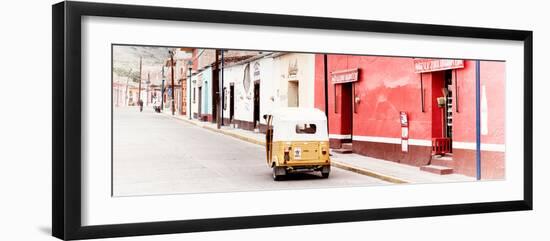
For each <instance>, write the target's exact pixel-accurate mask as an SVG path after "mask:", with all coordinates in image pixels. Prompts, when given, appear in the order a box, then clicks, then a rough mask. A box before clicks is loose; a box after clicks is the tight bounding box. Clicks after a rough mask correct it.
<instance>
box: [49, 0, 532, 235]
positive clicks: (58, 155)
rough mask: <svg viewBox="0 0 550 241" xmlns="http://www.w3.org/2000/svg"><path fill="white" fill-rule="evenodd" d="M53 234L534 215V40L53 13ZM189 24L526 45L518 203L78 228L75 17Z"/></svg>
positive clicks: (303, 22)
mask: <svg viewBox="0 0 550 241" xmlns="http://www.w3.org/2000/svg"><path fill="white" fill-rule="evenodd" d="M52 16H53V19H52V24H53V39H52V51H53V53H52V64H53V70H52V80H53V83H52V92H53V93H52V94H53V99H52V103H53V106H52V109H53V110H52V118H53V119H52V123H53V124H52V142H53V144H52V175H53V181H52V190H53V194H52V233H53V236H55V237H57V238H60V239H66V240H68V239H88V238H106V237H120V236H135V235H151V234H169V233H184V232H200V231H214V230H229V229H244V228H261V227H277V226H290V225H308V224H322V223H337V222H352V221H367V220H381V219H398V218H414V217H428V216H443V215H458V214H474V213H489V212H502V211H520V210H532V208H533V153H532V147H533V143H532V133H533V127H532V122H533V119H532V118H533V98H532V93H533V32H532V31H523V30H507V29H491V28H475V27H459V26H443V25H430V24H416V23H398V22H384V21H366V20H353V19H336V18H325V17H307V16H291V15H278V14H263V13H247V12H230V11H217V10H198V9H185V8H170V7H153V6H137V5H121V4H105V3H91V2H60V3H57V4H55V5H53V6H52ZM82 16H103V17H120V18H136V19H158V20H176V21H194V22H205V23H228V24H244V25H257V26H279V27H299V28H311V29H328V30H350V31H366V32H378V33H396V34H413V35H426V36H449V37H468V38H483V39H497V40H516V41H523V43H524V66H523V67H524V75H523V77H524V86H525V87H524V93H523V94H524V113H523V115H524V126H523V131H524V132H523V135H524V136H523V139H524V153H523V158H524V160H523V165H524V180H523V182H524V186H523V199H521V200H509V201H502V202H484V203H464V204H456V205H433V206H420V207H403V208H383V209H367V210H342V211H333V212H315V213H296V214H282V215H263V216H247V217H235V218H211V219H198V220H181V221H163V222H147V223H129V224H114V225H99V226H82V224H81V213H82V207H81V175H82V174H81V138H82V137H83V136H82V133H81V108H82V106H81V88H82V85H81V57H82V56H81V55H82V51H81V17H82Z"/></svg>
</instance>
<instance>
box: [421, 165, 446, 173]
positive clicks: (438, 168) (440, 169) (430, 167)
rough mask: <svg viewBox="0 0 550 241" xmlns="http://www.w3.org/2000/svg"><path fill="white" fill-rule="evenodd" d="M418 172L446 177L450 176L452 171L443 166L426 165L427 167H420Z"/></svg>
mask: <svg viewBox="0 0 550 241" xmlns="http://www.w3.org/2000/svg"><path fill="white" fill-rule="evenodd" d="M420 170H422V171H425V172H431V173H434V174H438V175H447V174H452V173H453V169H452V168H449V167H445V166H437V165H428V166H421V167H420Z"/></svg>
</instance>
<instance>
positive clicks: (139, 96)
mask: <svg viewBox="0 0 550 241" xmlns="http://www.w3.org/2000/svg"><path fill="white" fill-rule="evenodd" d="M140 102H141V56H140V57H139V85H138V105H139V103H140Z"/></svg>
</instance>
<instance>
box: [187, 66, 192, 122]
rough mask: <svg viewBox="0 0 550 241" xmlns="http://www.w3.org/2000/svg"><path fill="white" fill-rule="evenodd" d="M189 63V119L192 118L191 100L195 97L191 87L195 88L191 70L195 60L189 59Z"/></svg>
mask: <svg viewBox="0 0 550 241" xmlns="http://www.w3.org/2000/svg"><path fill="white" fill-rule="evenodd" d="M187 65H188V68H189V78H188V79H187V96H188V97H189V101H187V106H189V113H188V114H189V120H191V119H192V118H191V115H192V113H191V105H192V104H191V102H192V101H193V100H192V99H191V98H193V96H192V95H191V92H192V91H191V89H192V88H193V87H192V86H191V84H192V82H191V71H193V62H192V61H191V60H189V62H187Z"/></svg>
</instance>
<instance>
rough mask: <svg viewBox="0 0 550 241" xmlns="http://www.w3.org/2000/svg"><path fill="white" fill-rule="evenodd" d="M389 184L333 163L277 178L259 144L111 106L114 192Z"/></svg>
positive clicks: (195, 191) (244, 189) (182, 122)
mask: <svg viewBox="0 0 550 241" xmlns="http://www.w3.org/2000/svg"><path fill="white" fill-rule="evenodd" d="M383 184H388V183H386V182H384V181H382V180H379V179H375V178H371V177H368V176H364V175H360V174H356V173H353V172H349V171H345V170H341V169H338V168H335V167H333V168H332V170H331V174H330V177H329V178H328V179H324V178H321V177H320V175H319V173H317V172H314V173H296V174H292V175H289V176H288V178H286V179H285V180H283V181H279V182H275V181H273V179H272V176H271V169H270V168H269V167H268V166H267V164H266V161H265V150H264V148H263V147H262V146H259V145H256V144H252V143H248V142H245V141H242V140H238V139H235V138H233V137H230V136H226V135H223V134H220V133H216V132H213V131H210V130H207V129H203V128H201V127H197V126H195V125H192V124H189V123H187V122H184V121H181V120H177V119H174V118H171V117H169V116H166V115H164V114H159V113H154V112H153V111H152V108H150V107H145V108H144V111H143V112H141V113H140V112H139V109H138V108H137V107H125V108H115V109H114V111H113V194H114V195H115V196H133V195H158V194H181V193H205V192H234V191H259V190H279V189H305V188H328V187H348V186H368V185H383Z"/></svg>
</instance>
